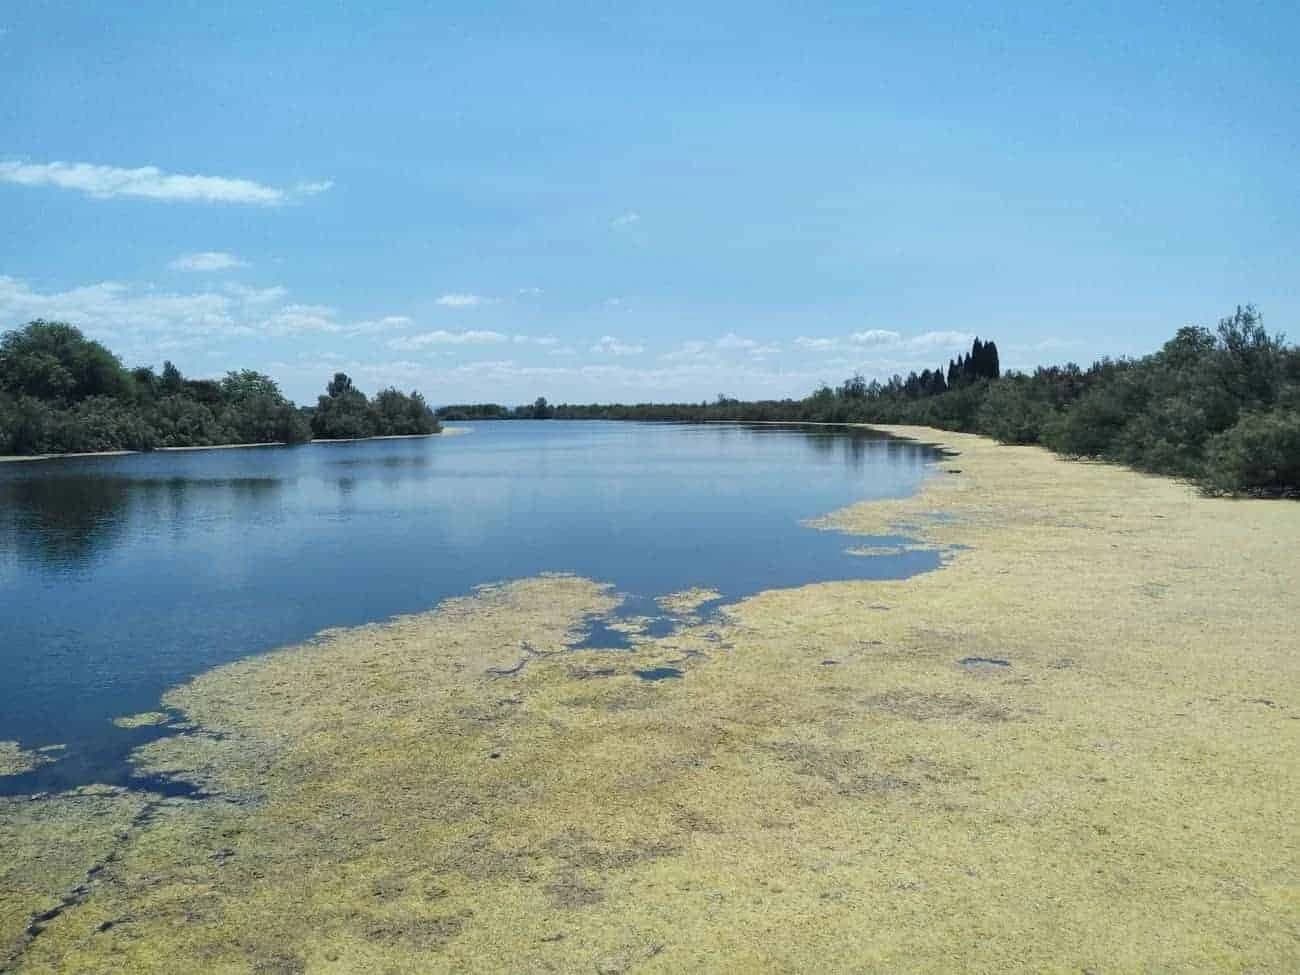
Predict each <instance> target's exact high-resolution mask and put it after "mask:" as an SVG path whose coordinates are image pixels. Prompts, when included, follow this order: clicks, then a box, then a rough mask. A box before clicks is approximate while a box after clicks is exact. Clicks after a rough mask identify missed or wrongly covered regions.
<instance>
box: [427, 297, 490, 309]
mask: <svg viewBox="0 0 1300 975" xmlns="http://www.w3.org/2000/svg"><path fill="white" fill-rule="evenodd" d="M486 302H487V299H486V298H484V297H483V296H482V295H465V294H451V295H442V296H441V297H440V298H439V299H438V300H437V301H436V302H434V304H437V305H442V306H443V307H444V308H474V307H476V306H477V305H482V304H486Z"/></svg>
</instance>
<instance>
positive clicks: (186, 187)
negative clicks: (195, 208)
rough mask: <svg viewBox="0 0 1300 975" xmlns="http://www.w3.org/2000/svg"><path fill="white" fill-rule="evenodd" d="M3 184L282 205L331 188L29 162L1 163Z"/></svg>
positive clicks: (178, 199)
mask: <svg viewBox="0 0 1300 975" xmlns="http://www.w3.org/2000/svg"><path fill="white" fill-rule="evenodd" d="M0 182H4V183H16V184H18V185H20V186H54V187H58V188H59V189H65V190H77V191H79V192H81V193H85V194H86V195H87V196H92V197H95V198H96V199H111V198H113V197H119V196H128V197H141V198H144V199H150V200H167V201H170V202H184V203H195V202H198V203H244V204H253V205H260V206H279V205H281V204H284V203H288V202H290V200H292V199H293V198H294V197H295V196H301V195H313V194H316V193H322V192H324V191H325V190H327V189H329V187H330V185H332V184H330V183H329V182H320V183H300V184H298V185H297V186H296V187H294V188H293V189H292V190H285V189H281V188H279V187H275V186H267V185H266V184H264V183H257V182H254V181H253V180H250V179H232V178H230V177H226V176H199V175H185V174H181V173H168V172H164V171H163V170H161V169H159V168H158V167H157V166H141V167H138V168H136V169H123V168H121V167H118V166H99V165H95V164H93V163H67V162H52V163H24V162H18V161H16V160H8V161H0Z"/></svg>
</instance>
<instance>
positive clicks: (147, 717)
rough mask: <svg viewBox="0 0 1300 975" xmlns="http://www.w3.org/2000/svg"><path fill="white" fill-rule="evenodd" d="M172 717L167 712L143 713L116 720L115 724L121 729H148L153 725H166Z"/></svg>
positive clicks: (124, 716)
mask: <svg viewBox="0 0 1300 975" xmlns="http://www.w3.org/2000/svg"><path fill="white" fill-rule="evenodd" d="M171 719H172V716H171V715H170V714H168V713H167V712H166V711H141V712H140V713H139V714H127V715H123V716H122V717H120V718H114V719H113V724H115V725H117V727H119V728H148V727H151V726H153V725H160V724H166V723H167V722H169V721H171Z"/></svg>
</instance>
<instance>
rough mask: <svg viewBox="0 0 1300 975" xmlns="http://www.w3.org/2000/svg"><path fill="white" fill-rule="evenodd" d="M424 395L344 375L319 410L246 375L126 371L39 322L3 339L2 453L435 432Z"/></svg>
mask: <svg viewBox="0 0 1300 975" xmlns="http://www.w3.org/2000/svg"><path fill="white" fill-rule="evenodd" d="M438 429H439V426H438V421H437V419H436V418H435V417H434V415H433V411H432V410H430V409H429V406H428V404H427V403H425V401H424V397H423V396H421V395H420V394H419V393H418V392H412V393H409V394H408V393H403V392H400V391H398V390H396V389H385V390H381V391H380V392H379V393H378V395H376V396H375V397H374V398H373V399H370V398H368V397H367V396H366V395H365V394H364V393H362V392H361V391H360V390H357V389H356V388H354V387H353V385H352V380H351V379H349V378H348V377H347V376H346V375H344V374H343V373H338V374H336V375H335V376H334V378H333V380H331V382H330V384H329V386H328V388H327V390H326V395H324V396H322V397H321V398H320V401H319V402H318V404H317V406H316V407H315V408H305V409H300V408H298V407H296V406H294V404H293V403H291V402H289V400H287V399H286V398H285V397H284V395H283V394H282V393H281V392H280V388H279V386H278V385H277V384H276V382H275V380H273V379H272V378H271V377H269V376H266V375H263V374H262V373H259V372H255V371H253V370H252V369H242V370H237V371H232V372H228V373H227V374H226V376H225V377H224V378H223V379H219V380H218V379H189V378H186V377H185V376H183V375H182V374H181V371H180V370H179V369H177V368H176V367H175V366H174V365H173V364H172V363H170V362H167V363H164V364H163V368H162V371H161V372H157V371H155V370H154V369H153V368H152V367H151V366H141V367H139V368H136V369H127V368H125V367H124V366H123V365H122V363H121V361H120V360H119V359H118V358H117V357H116V356H115V355H113V354H112V353H111V352H110V351H109V350H108V349H106V348H105V347H104V346H103V345H101V344H100V343H98V342H94V341H92V340H90V339H87V338H86V337H85V336H84V335H82V333H81V332H80V330H78V329H77V328H74V327H73V326H71V325H67V324H64V323H61V322H44V321H36V322H32V323H31V324H29V325H27V326H26V327H25V328H22V329H17V330H14V331H11V332H7V333H5V334H4V336H3V337H2V338H0V454H49V453H84V452H89V451H102V450H153V449H155V448H158V447H207V446H215V445H218V444H248V443H288V444H293V443H301V442H303V441H305V440H310V439H311V438H312V437H313V436H315V437H322V438H340V437H349V438H351V437H373V436H392V435H403V434H424V433H436V432H437V431H438Z"/></svg>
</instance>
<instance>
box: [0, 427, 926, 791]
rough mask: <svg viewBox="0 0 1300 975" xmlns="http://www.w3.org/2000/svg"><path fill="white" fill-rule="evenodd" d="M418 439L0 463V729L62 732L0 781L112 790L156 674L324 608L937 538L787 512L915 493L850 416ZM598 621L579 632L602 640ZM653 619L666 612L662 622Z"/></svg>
mask: <svg viewBox="0 0 1300 975" xmlns="http://www.w3.org/2000/svg"><path fill="white" fill-rule="evenodd" d="M463 426H464V427H465V428H468V429H469V431H470V432H469V433H467V434H465V435H463V436H444V437H433V438H424V439H411V440H382V441H366V442H358V443H337V444H311V445H303V446H298V447H260V448H248V449H239V450H211V451H201V452H183V453H177V452H167V453H154V454H137V455H129V456H122V457H95V458H90V457H87V458H69V459H65V460H55V461H42V462H32V463H12V464H0V621H2V623H3V635H0V673H2V674H3V677H2V678H0V741H3V740H10V739H12V740H17V741H19V742H21V743H22V744H23V745H24V746H25V747H40V746H44V745H51V744H66V746H67V747H66V750H65V751H64V752H63V753H62V754H63V757H62V758H61V759H60V760H59V761H56V762H53V763H51V764H48V765H45V766H42V767H41V768H39V769H37V770H35V771H33V772H28V773H25V774H23V775H18V776H9V777H0V794H3V793H9V794H22V793H27V792H33V791H46V790H55V789H63V788H69V787H74V786H77V785H82V784H86V783H89V782H106V783H112V784H129V783H130V781H131V767H130V765H129V764H128V763H127V761H126V756H127V754H128V752H129V750H130V749H131V748H133V747H135V746H136V745H138V744H140V743H143V742H145V741H147V740H149V739H150V738H151V737H156V736H157V735H159V734H162V733H164V732H162V731H160V730H159V729H155V728H138V729H130V730H127V729H121V728H117V727H115V726H114V725H113V724H112V723H111V721H112V719H113V718H114V717H117V716H121V715H127V714H132V713H135V712H140V711H147V710H151V709H154V708H156V707H157V705H158V699H159V696H160V695H161V694H162V693H163V691H165V690H166V689H167V688H168V687H169V686H171V685H173V684H176V683H178V682H180V681H183V680H185V679H186V678H189V677H191V676H193V675H195V674H197V673H199V672H201V671H203V670H206V669H208V668H210V667H213V666H215V665H218V664H221V663H224V662H227V661H230V660H233V659H236V658H238V657H242V656H245V655H248V654H251V653H257V652H260V651H265V650H268V649H271V648H274V647H277V646H282V645H285V644H289V643H294V642H298V641H301V640H303V639H305V638H307V637H309V636H311V635H312V634H314V633H316V632H317V631H319V630H321V629H323V628H325V627H332V626H350V625H356V624H359V623H366V622H373V621H376V620H382V619H385V618H387V617H389V616H392V615H395V614H400V613H412V612H419V611H423V610H427V609H430V608H432V607H433V606H434V605H435V604H436V603H438V601H440V600H441V599H444V598H445V597H448V596H454V595H463V594H465V593H468V592H469V591H470V590H471V589H472V587H474V586H476V585H479V584H482V583H488V582H497V581H501V580H505V579H514V578H521V577H526V576H531V575H535V574H537V573H540V572H546V571H563V572H573V573H576V574H579V575H582V576H586V577H589V578H592V579H595V580H598V581H601V582H607V583H610V584H612V585H613V586H614V587H615V588H616V589H617V591H619V592H620V593H625V594H627V597H628V598H627V600H626V602H625V604H624V606H623V607H622V608H621V610H620V612H623V613H634V612H635V613H655V612H658V610H656V609H654V608H653V607H654V604H653V602H652V600H653V598H654V597H656V596H660V595H664V594H667V593H670V592H676V591H680V590H682V589H686V588H689V587H693V586H702V587H709V588H715V589H717V590H719V591H721V592H722V593H723V594H724V598H725V600H726V601H731V600H735V599H737V598H739V597H743V596H746V595H749V594H751V593H754V592H757V591H760V590H763V589H772V588H781V587H788V586H797V585H801V584H804V583H808V582H814V581H819V580H827V579H850V578H901V577H905V576H908V575H911V574H914V573H917V572H922V571H927V570H930V569H933V568H935V567H936V566H937V565H938V556H937V554H936V553H934V552H932V551H907V552H900V553H898V554H888V555H872V556H863V555H854V554H850V553H848V552H847V551H846V550H847V549H849V548H851V547H854V546H862V545H864V544H870V543H872V542H873V541H874V542H877V543H880V542H886V541H893V542H897V541H899V539H896V538H894V539H876V540H872V539H864V538H862V537H861V536H845V535H842V534H838V533H835V532H829V531H820V530H816V529H813V528H809V527H807V526H805V525H804V524H802V522H804V521H805V520H806V519H809V518H812V517H816V516H818V515H822V514H826V513H828V512H830V511H833V510H835V509H837V508H840V507H843V506H845V505H847V504H849V503H852V502H854V501H858V500H861V499H864V498H882V497H897V496H902V495H905V494H908V493H910V492H912V491H914V490H916V488H917V486H918V485H919V483H920V482H921V480H922V479H923V478H924V477H925V476H926V475H927V473H928V472H929V471H930V469H931V468H930V465H931V463H932V462H933V460H934V459H935V458H936V457H937V452H936V451H934V450H933V449H932V448H930V447H927V446H924V445H921V444H916V443H912V442H908V441H899V440H893V439H889V438H885V437H883V436H880V435H877V434H873V433H870V432H868V431H863V430H855V429H850V428H834V427H811V426H804V427H798V426H768V425H758V426H756V425H741V424H734V425H733V424H706V425H685V424H682V425H679V424H652V423H613V422H567V421H511V422H481V423H469V424H464V425H463ZM607 622H608V621H600V620H593V621H592V633H591V636H590V638H589V642H590V643H591V644H592V645H595V646H610V647H614V648H617V647H618V646H619V645H620V644H619V642H618V635H617V634H616V633H613V632H612V631H610V630H608V629H607V628H606V626H605V623H607ZM659 625H660V626H663V627H666V626H670V625H671V624H670V622H669V621H668V620H661V621H659Z"/></svg>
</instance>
